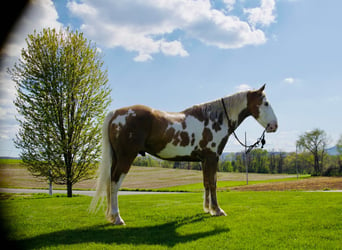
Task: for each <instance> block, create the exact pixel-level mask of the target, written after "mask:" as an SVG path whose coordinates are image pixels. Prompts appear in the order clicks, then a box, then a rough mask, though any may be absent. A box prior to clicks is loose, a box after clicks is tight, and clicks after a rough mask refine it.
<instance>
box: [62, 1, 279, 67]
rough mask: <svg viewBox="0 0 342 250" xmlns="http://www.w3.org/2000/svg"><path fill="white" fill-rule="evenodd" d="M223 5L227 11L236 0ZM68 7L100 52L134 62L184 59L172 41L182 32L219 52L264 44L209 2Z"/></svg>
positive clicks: (253, 30) (90, 3)
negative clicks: (112, 51) (129, 56)
mask: <svg viewBox="0 0 342 250" xmlns="http://www.w3.org/2000/svg"><path fill="white" fill-rule="evenodd" d="M264 2H265V1H263V2H262V4H261V7H260V8H259V9H262V10H263V11H264V12H265V13H266V14H268V12H267V9H268V8H269V7H270V4H269V1H266V2H265V3H264ZM224 3H225V6H226V8H227V9H228V10H229V9H232V8H233V6H234V4H235V0H225V1H224ZM67 7H68V9H69V11H70V12H71V14H72V15H74V16H77V17H79V18H80V19H81V20H82V22H83V24H82V25H81V27H80V28H81V30H82V31H83V32H84V33H85V34H86V36H87V37H89V38H90V39H91V40H95V41H96V42H97V43H99V44H101V45H102V46H105V47H109V48H114V47H123V48H125V49H126V50H128V51H135V52H137V53H138V56H136V57H135V58H134V60H136V61H146V60H151V59H152V55H153V54H156V53H163V54H165V55H169V56H181V57H184V56H188V52H187V51H186V49H185V48H184V45H183V43H182V39H179V37H177V38H175V36H176V34H175V33H177V31H182V34H184V37H186V38H193V39H197V40H200V41H201V42H203V43H205V44H207V45H211V46H216V47H219V48H222V49H232V48H241V47H243V46H246V45H258V44H262V43H265V42H266V37H265V34H264V32H263V31H262V30H261V29H256V28H255V27H251V26H250V24H249V23H248V22H246V21H242V20H240V19H239V18H238V17H236V16H232V15H227V14H226V13H225V11H224V10H222V11H220V10H216V9H213V8H212V6H211V3H210V1H209V0H196V1H195V0H174V1H169V0H160V1H154V0H126V1H111V0H98V1H92V0H84V1H82V2H76V1H71V2H68V4H67ZM273 9H274V6H273V8H272V11H273ZM248 11H249V10H248ZM272 11H271V13H273V12H272ZM254 12H255V11H252V9H250V12H248V13H250V14H249V16H250V19H251V20H252V21H251V23H252V22H254V20H256V21H257V22H259V19H255V18H251V16H255V15H256V14H252V13H254ZM264 12H263V13H264ZM273 21H274V19H273ZM264 22H266V21H264Z"/></svg>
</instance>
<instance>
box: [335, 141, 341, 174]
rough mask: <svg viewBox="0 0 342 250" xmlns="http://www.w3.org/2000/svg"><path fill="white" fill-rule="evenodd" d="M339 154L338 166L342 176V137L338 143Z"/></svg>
mask: <svg viewBox="0 0 342 250" xmlns="http://www.w3.org/2000/svg"><path fill="white" fill-rule="evenodd" d="M336 148H337V152H338V153H339V154H338V166H339V174H340V175H341V174H342V135H341V136H340V139H339V140H338V141H337V144H336Z"/></svg>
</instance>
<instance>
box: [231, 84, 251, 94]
mask: <svg viewBox="0 0 342 250" xmlns="http://www.w3.org/2000/svg"><path fill="white" fill-rule="evenodd" d="M235 89H236V90H237V91H239V92H240V91H246V90H251V89H252V87H251V86H249V85H248V84H240V85H239V86H237V87H235Z"/></svg>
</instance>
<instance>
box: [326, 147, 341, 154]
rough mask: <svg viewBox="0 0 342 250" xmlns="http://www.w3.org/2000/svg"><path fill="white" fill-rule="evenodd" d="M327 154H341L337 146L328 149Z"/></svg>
mask: <svg viewBox="0 0 342 250" xmlns="http://www.w3.org/2000/svg"><path fill="white" fill-rule="evenodd" d="M327 152H328V154H329V155H338V154H339V152H338V151H337V147H336V146H335V147H332V148H328V149H327Z"/></svg>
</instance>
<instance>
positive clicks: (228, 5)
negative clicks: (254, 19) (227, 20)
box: [223, 0, 236, 11]
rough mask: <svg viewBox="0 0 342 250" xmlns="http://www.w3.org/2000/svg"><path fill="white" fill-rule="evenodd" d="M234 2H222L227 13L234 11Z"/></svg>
mask: <svg viewBox="0 0 342 250" xmlns="http://www.w3.org/2000/svg"><path fill="white" fill-rule="evenodd" d="M235 2H236V0H223V3H224V4H225V5H226V8H227V10H228V11H232V10H233V9H234V4H235Z"/></svg>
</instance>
